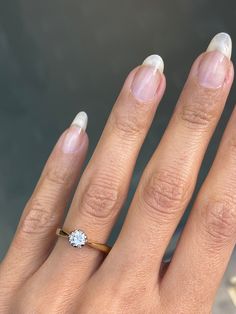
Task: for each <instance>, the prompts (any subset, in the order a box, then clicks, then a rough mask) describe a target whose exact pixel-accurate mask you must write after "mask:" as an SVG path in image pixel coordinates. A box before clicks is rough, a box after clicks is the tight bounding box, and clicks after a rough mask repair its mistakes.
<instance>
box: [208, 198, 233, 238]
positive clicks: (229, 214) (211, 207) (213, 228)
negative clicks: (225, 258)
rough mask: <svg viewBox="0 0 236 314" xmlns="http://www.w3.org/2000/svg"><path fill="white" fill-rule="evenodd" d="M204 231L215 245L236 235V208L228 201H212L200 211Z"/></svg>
mask: <svg viewBox="0 0 236 314" xmlns="http://www.w3.org/2000/svg"><path fill="white" fill-rule="evenodd" d="M202 216H203V222H204V223H203V224H204V229H205V230H206V232H207V233H208V235H209V236H210V238H211V240H213V241H214V242H215V243H216V244H221V243H222V242H227V241H230V240H231V239H232V238H233V237H235V235H236V208H235V204H232V203H231V202H228V201H214V202H210V203H209V204H207V206H206V208H205V209H202Z"/></svg>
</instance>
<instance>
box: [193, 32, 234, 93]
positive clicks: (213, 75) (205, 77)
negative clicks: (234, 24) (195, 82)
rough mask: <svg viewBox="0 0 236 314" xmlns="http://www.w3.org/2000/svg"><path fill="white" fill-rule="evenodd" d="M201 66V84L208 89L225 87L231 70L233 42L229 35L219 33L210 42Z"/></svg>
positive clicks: (199, 74) (199, 75) (199, 76)
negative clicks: (230, 61)
mask: <svg viewBox="0 0 236 314" xmlns="http://www.w3.org/2000/svg"><path fill="white" fill-rule="evenodd" d="M206 52H207V53H206V54H205V55H204V56H203V59H202V61H201V63H200V66H199V71H198V79H199V83H200V84H201V85H202V86H204V87H206V88H213V89H216V88H220V87H222V86H223V84H224V82H225V79H226V77H227V74H228V70H229V62H228V60H230V59H231V53H232V41H231V38H230V36H229V35H228V34H226V33H219V34H217V35H216V36H215V37H214V38H213V39H212V40H211V42H210V44H209V46H208V48H207V51H206Z"/></svg>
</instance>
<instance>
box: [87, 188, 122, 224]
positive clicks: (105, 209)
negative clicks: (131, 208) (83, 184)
mask: <svg viewBox="0 0 236 314" xmlns="http://www.w3.org/2000/svg"><path fill="white" fill-rule="evenodd" d="M120 198H121V196H120V191H119V189H118V188H115V187H113V186H112V184H111V185H108V184H104V183H101V182H92V183H90V184H89V185H88V186H87V188H86V190H85V191H84V194H83V199H82V202H81V211H82V212H83V214H85V215H87V216H90V218H91V217H93V218H96V219H99V220H103V221H105V222H106V221H107V220H108V221H109V220H110V219H112V217H113V216H114V215H115V214H116V212H117V208H118V204H119V202H120Z"/></svg>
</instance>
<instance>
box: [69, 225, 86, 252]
mask: <svg viewBox="0 0 236 314" xmlns="http://www.w3.org/2000/svg"><path fill="white" fill-rule="evenodd" d="M68 241H69V243H70V245H71V246H73V247H76V248H79V249H81V248H82V247H83V246H85V244H86V243H87V241H88V238H87V236H86V234H85V233H84V232H83V231H82V230H80V229H78V230H74V231H72V232H71V233H69V236H68Z"/></svg>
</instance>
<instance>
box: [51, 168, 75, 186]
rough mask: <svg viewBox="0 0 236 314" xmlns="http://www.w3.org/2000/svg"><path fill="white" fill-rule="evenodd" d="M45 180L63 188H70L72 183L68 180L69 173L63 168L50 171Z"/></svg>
mask: <svg viewBox="0 0 236 314" xmlns="http://www.w3.org/2000/svg"><path fill="white" fill-rule="evenodd" d="M45 178H46V180H48V181H49V183H50V184H53V185H59V186H63V187H66V186H68V185H69V182H70V180H68V179H69V178H68V171H66V170H65V169H62V168H59V169H50V170H48V171H47V173H46V176H45Z"/></svg>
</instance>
